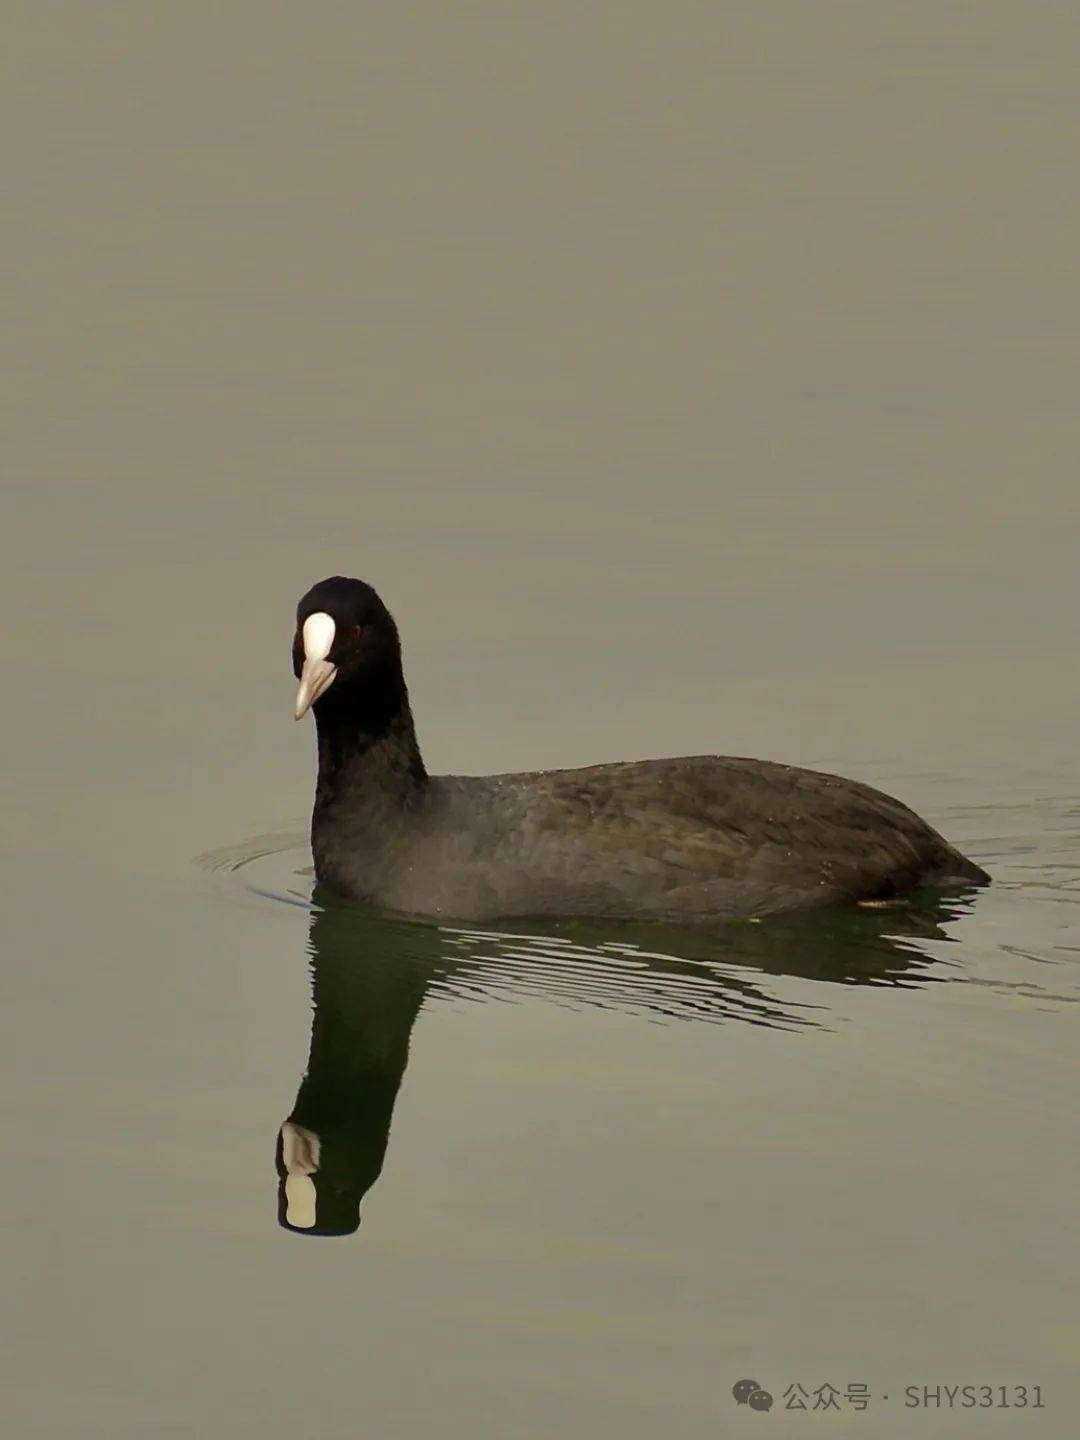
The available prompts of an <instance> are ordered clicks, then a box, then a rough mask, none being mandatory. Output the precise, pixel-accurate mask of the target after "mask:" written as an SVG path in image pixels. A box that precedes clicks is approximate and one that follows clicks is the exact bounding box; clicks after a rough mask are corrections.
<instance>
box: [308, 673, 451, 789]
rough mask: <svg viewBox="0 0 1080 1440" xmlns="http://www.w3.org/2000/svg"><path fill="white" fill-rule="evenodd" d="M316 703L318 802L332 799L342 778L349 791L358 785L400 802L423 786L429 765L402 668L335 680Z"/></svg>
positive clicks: (359, 787)
mask: <svg viewBox="0 0 1080 1440" xmlns="http://www.w3.org/2000/svg"><path fill="white" fill-rule="evenodd" d="M314 708H315V728H316V731H317V732H318V739H319V783H318V788H317V790H316V805H317V806H318V805H319V804H325V803H329V802H331V801H332V800H333V799H334V797H335V795H336V794H337V793H338V791H339V790H340V788H341V787H342V785H343V784H347V788H348V789H349V790H350V791H355V790H357V789H359V790H361V791H363V792H368V793H370V794H371V795H372V797H373V798H374V797H375V796H379V797H381V798H383V799H386V800H391V801H394V800H397V801H400V802H402V803H404V802H406V801H407V800H408V798H409V797H410V796H411V795H415V794H419V792H420V791H421V790H422V789H423V788H424V785H425V783H426V781H427V771H426V770H425V769H424V762H423V759H422V758H421V755H420V747H419V745H418V744H417V743H416V730H415V727H414V725H413V718H412V711H411V710H410V709H409V692H408V691H407V689H406V688H405V681H404V679H403V677H402V675H401V671H400V669H399V668H393V669H388V670H387V671H386V672H384V673H383V675H381V676H374V675H371V674H370V673H368V674H366V675H365V676H364V677H362V678H361V679H358V680H356V681H346V682H345V683H343V684H338V683H335V684H333V685H331V687H330V689H329V690H328V691H327V692H326V694H325V695H323V696H322V698H321V699H319V700H318V701H316V703H315V707H314Z"/></svg>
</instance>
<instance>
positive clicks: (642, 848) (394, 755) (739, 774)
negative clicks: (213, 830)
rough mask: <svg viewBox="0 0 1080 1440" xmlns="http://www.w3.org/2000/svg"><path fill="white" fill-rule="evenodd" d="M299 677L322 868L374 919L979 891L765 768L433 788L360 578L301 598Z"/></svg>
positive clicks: (470, 778)
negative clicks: (308, 725) (310, 725)
mask: <svg viewBox="0 0 1080 1440" xmlns="http://www.w3.org/2000/svg"><path fill="white" fill-rule="evenodd" d="M293 673H294V675H295V676H296V678H297V679H298V680H299V688H298V690H297V694H296V718H297V719H298V720H299V719H301V718H302V717H303V716H304V715H305V714H306V713H307V711H308V710H309V709H310V710H313V711H314V715H315V728H316V732H317V736H318V764H319V769H318V780H317V783H316V788H315V804H314V809H313V812H312V819H311V848H312V854H313V857H314V861H315V874H316V876H317V878H318V879H319V881H320V882H322V883H323V884H324V885H326V886H327V887H328V888H329V889H331V890H334V891H337V892H338V893H340V894H342V895H344V896H347V897H349V898H352V899H358V900H362V901H364V902H366V903H368V904H371V905H375V906H378V907H380V908H385V909H389V910H394V911H398V912H402V913H405V914H412V915H419V916H428V917H432V918H443V919H451V918H452V919H459V920H489V919H505V918H509V917H512V916H515V915H517V916H526V915H530V916H544V915H556V916H575V915H577V916H593V917H596V918H613V919H614V918H640V919H658V920H710V919H715V920H730V919H734V918H737V917H748V916H755V917H756V916H762V915H766V914H770V913H773V912H776V911H784V910H797V909H803V908H809V907H813V906H819V905H826V904H835V903H843V902H848V903H851V902H866V901H873V900H885V899H890V898H892V897H896V896H900V895H903V894H905V893H906V892H908V891H912V890H915V889H918V888H919V887H921V886H934V887H938V888H950V887H954V886H959V885H984V884H986V883H988V881H989V876H988V875H987V874H986V872H985V871H984V870H982V869H980V867H979V866H978V865H976V864H974V863H973V862H972V861H971V860H968V859H967V858H966V857H965V856H963V855H961V854H960V852H959V851H958V850H955V849H954V848H953V847H952V846H951V845H949V844H948V842H947V841H946V840H944V839H943V838H942V837H941V836H940V835H939V834H938V833H937V831H936V830H933V829H931V827H930V826H929V825H928V824H927V823H926V822H925V821H924V820H922V819H920V818H919V816H918V815H916V814H915V813H914V812H913V811H911V810H909V809H908V808H907V806H906V805H903V804H901V803H900V801H898V800H894V799H892V798H891V797H890V796H888V795H884V794H882V793H881V792H880V791H878V790H874V789H872V788H871V787H870V786H868V785H863V784H860V783H859V782H857V781H855V780H845V779H842V778H841V777H840V776H837V775H826V774H821V773H819V772H817V771H812V770H804V769H799V768H797V767H796V766H793V765H782V764H777V763H775V762H772V761H768V760H748V759H741V758H729V757H726V756H719V755H694V756H685V757H681V758H678V759H664V760H639V761H629V762H616V763H612V764H604V765H587V766H585V767H583V768H581V769H573V770H538V771H529V772H525V773H521V774H512V775H483V776H480V775H429V774H428V773H427V770H426V769H425V766H424V762H423V760H422V758H421V755H420V748H419V746H418V744H417V740H416V730H415V727H414V724H413V717H412V712H411V710H410V707H409V695H408V690H407V688H406V685H405V679H404V674H403V671H402V660H401V644H400V640H399V637H398V631H397V626H396V625H395V623H394V620H393V618H392V617H391V615H390V612H389V611H388V610H387V608H386V606H385V605H384V604H383V602H382V600H381V599H380V598H379V596H378V595H377V594H376V592H375V591H374V590H373V589H372V588H371V586H370V585H366V584H364V582H363V581H360V580H352V579H348V578H346V577H344V576H341V575H336V576H332V577H331V578H330V579H327V580H322V581H320V582H319V584H317V585H315V586H313V587H312V589H310V590H309V591H308V592H307V594H306V595H305V596H304V597H303V599H302V600H301V601H300V604H299V605H298V607H297V612H296V631H295V635H294V638H293Z"/></svg>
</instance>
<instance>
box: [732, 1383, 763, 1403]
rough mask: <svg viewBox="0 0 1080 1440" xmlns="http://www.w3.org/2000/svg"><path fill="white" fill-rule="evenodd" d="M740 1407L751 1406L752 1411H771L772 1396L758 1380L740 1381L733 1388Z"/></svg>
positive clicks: (736, 1401)
mask: <svg viewBox="0 0 1080 1440" xmlns="http://www.w3.org/2000/svg"><path fill="white" fill-rule="evenodd" d="M731 1393H732V1394H733V1395H734V1396H735V1403H736V1404H738V1405H749V1406H750V1409H751V1410H771V1409H772V1396H771V1395H770V1394H769V1392H768V1391H767V1390H763V1389H762V1388H761V1386H760V1385H759V1384H758V1382H757V1381H756V1380H740V1381H739V1382H738V1383H737V1384H736V1385H733V1386H732V1387H731Z"/></svg>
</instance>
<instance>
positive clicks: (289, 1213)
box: [277, 1120, 363, 1235]
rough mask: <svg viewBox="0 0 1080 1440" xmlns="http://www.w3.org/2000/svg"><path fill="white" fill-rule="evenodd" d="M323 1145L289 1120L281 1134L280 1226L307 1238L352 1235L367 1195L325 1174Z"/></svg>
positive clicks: (341, 1179)
mask: <svg viewBox="0 0 1080 1440" xmlns="http://www.w3.org/2000/svg"><path fill="white" fill-rule="evenodd" d="M321 1158H322V1141H321V1139H320V1137H319V1136H318V1135H317V1134H316V1133H315V1132H314V1131H313V1130H308V1129H306V1128H305V1127H304V1126H303V1125H296V1124H294V1123H293V1122H292V1121H291V1120H286V1121H285V1123H284V1125H282V1127H281V1129H280V1131H279V1132H278V1144H277V1172H278V1181H279V1184H278V1223H279V1224H280V1225H281V1227H282V1228H283V1229H285V1230H293V1231H297V1232H299V1233H300V1234H303V1235H351V1234H352V1233H353V1231H354V1230H356V1228H357V1227H358V1226H359V1224H360V1201H361V1199H362V1198H363V1191H362V1190H358V1189H357V1187H356V1186H355V1185H350V1184H349V1183H348V1178H347V1177H344V1178H343V1177H342V1176H340V1175H338V1176H336V1177H335V1176H334V1175H333V1174H332V1173H331V1171H330V1169H329V1168H328V1169H327V1170H322V1169H321V1168H320V1161H321Z"/></svg>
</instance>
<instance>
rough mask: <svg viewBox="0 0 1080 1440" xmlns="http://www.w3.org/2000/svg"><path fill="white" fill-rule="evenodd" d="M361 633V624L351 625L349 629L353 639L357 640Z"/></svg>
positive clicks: (362, 628) (362, 629)
mask: <svg viewBox="0 0 1080 1440" xmlns="http://www.w3.org/2000/svg"><path fill="white" fill-rule="evenodd" d="M363 633H364V627H363V626H362V625H354V626H353V627H352V629H351V630H350V631H349V634H350V636H351V637H352V638H353V639H354V640H359V639H360V636H361V635H362V634H363Z"/></svg>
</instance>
